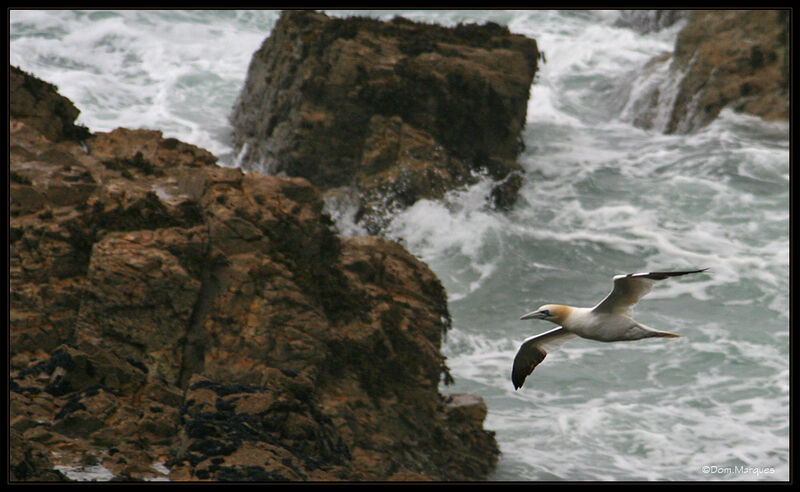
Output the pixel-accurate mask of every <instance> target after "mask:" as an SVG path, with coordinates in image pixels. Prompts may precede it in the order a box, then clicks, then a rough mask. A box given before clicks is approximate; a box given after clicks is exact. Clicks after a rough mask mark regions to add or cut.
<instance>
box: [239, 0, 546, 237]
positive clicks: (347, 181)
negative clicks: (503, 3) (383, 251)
mask: <svg viewBox="0 0 800 492" xmlns="http://www.w3.org/2000/svg"><path fill="white" fill-rule="evenodd" d="M538 57H539V52H538V50H537V47H536V42H535V41H534V40H531V39H528V38H525V37H524V36H521V35H515V34H511V33H510V32H509V31H508V29H507V28H505V27H502V26H500V25H497V24H492V23H488V24H486V25H480V26H479V25H459V26H456V27H455V28H444V27H441V26H436V25H431V24H422V23H415V22H411V21H408V20H406V19H403V18H399V17H398V18H395V19H394V20H392V21H391V22H381V21H378V20H374V19H368V18H358V17H353V18H346V19H337V18H330V17H328V16H326V15H324V14H321V13H317V12H311V11H287V12H284V13H283V14H282V15H281V18H280V19H279V21H278V22H277V24H276V25H275V27H274V28H273V31H272V33H271V34H270V37H269V38H268V39H267V40H265V42H264V44H263V45H262V46H261V48H260V49H259V50H258V51H257V52H256V53H255V54H254V55H253V59H252V61H251V64H250V67H249V70H248V75H247V80H246V82H245V86H244V88H243V89H242V92H241V94H240V95H239V98H238V100H237V103H236V105H235V107H234V111H233V114H232V118H231V121H232V124H233V127H234V142H235V147H236V149H237V152H238V154H239V155H240V157H241V159H242V160H241V163H242V166H243V167H244V168H246V169H253V170H257V171H261V172H265V173H269V174H286V175H289V176H299V177H304V178H307V179H309V180H310V181H311V182H312V183H313V184H315V185H316V186H318V187H320V188H321V189H323V190H338V192H339V193H341V189H342V188H343V187H344V188H345V190H346V191H345V192H346V193H350V194H354V195H355V196H356V197H358V201H359V211H358V212H357V215H356V220H357V221H359V222H360V223H361V224H362V225H363V226H364V227H365V228H366V229H367V230H369V231H370V232H372V233H378V232H380V231H381V230H382V229H383V227H384V226H385V225H386V216H387V215H388V214H390V213H391V212H392V211H394V210H396V209H401V208H404V207H407V206H409V205H410V204H413V203H414V202H416V201H417V200H419V199H422V198H441V197H442V196H443V195H444V193H445V192H446V191H448V190H452V189H454V188H458V187H460V186H463V185H465V184H469V183H474V182H476V181H477V180H478V179H479V176H480V175H488V176H490V177H491V178H492V179H494V180H495V181H497V182H498V183H499V184H498V187H499V188H500V190H499V191H497V192H496V193H493V194H492V196H491V197H488V199H489V201H490V203H491V205H492V206H495V207H498V208H508V207H510V206H512V205H513V202H514V201H515V199H516V193H517V190H518V189H519V187H520V186H521V182H522V180H521V176H520V175H521V173H522V169H521V166H519V164H518V163H517V162H516V160H515V159H516V157H517V155H518V153H519V152H520V150H521V148H522V143H521V138H520V131H521V130H522V128H523V126H524V124H525V115H526V111H527V101H528V94H529V88H530V85H531V83H532V81H533V78H534V76H535V74H536V71H537V63H538ZM512 175H513V176H516V177H512V178H510V179H509V177H510V176H512ZM335 196H336V194H335V193H333V194H330V193H329V194H328V197H329V198H331V197H333V198H334V199H335Z"/></svg>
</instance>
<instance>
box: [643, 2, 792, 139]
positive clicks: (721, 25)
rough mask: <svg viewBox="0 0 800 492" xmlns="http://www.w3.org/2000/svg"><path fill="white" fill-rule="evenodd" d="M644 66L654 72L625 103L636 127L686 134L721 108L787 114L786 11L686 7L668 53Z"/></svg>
mask: <svg viewBox="0 0 800 492" xmlns="http://www.w3.org/2000/svg"><path fill="white" fill-rule="evenodd" d="M654 66H656V67H658V66H663V67H664V70H661V69H659V70H652V68H653V67H654ZM645 70H649V71H651V72H654V73H656V75H657V77H656V78H650V79H648V80H649V81H648V82H646V84H647V90H644V91H641V93H640V94H639V96H638V99H637V100H634V101H631V102H630V103H629V106H631V107H634V108H635V109H636V111H635V114H634V115H633V117H632V118H633V120H634V124H636V125H637V126H639V127H642V128H655V129H658V130H662V131H664V132H666V133H689V132H692V131H694V130H697V129H698V128H701V127H703V126H705V125H707V124H708V123H710V122H711V121H713V120H714V119H715V118H716V117H717V116H718V115H719V113H720V111H721V110H722V109H724V108H730V109H733V110H734V111H737V112H743V113H747V114H751V115H755V116H759V117H761V118H763V119H765V120H768V121H773V120H788V117H789V12H788V10H710V11H709V10H695V11H692V12H691V16H690V17H689V21H688V23H687V25H686V26H685V27H684V28H683V29H682V30H681V31H680V33H679V34H678V39H677V41H676V43H675V51H674V53H673V54H672V56H671V57H668V58H664V57H657V58H656V59H654V60H653V61H652V62H651V63H650V64H648V66H647V67H645Z"/></svg>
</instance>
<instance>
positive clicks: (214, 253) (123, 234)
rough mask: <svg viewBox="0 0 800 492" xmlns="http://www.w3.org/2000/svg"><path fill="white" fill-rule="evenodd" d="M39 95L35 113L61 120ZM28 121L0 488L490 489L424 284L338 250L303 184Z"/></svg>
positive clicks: (484, 434)
mask: <svg viewBox="0 0 800 492" xmlns="http://www.w3.org/2000/svg"><path fill="white" fill-rule="evenodd" d="M19 74H20V76H21V77H24V78H30V79H31V80H25V81H23V83H22V84H20V85H17V86H12V89H13V87H30V86H36V87H40V86H39V85H37V84H40V83H41V82H40V81H36V80H35V79H33V78H32V77H31V76H29V75H28V74H24V73H23V72H19ZM41 87H45V88H46V89H47V90H45V91H43V92H42V93H38V94H36V95H34V96H33V105H34V106H36V107H39V106H40V105H46V104H45V103H43V102H42V101H40V100H39V98H41V97H46V98H54V99H53V100H60V99H58V98H56V94H55V93H54V88H52V86H41ZM14 90H15V89H14ZM14 97H16V95H15V94H13V93H12V99H14ZM62 102H63V101H62ZM67 103H68V101H67ZM47 104H49V103H47ZM14 107H15V106H13V105H12V108H14ZM50 107H51V106H50ZM70 107H71V109H69V108H70ZM67 109H68V112H67V113H62V114H75V115H77V110H75V109H74V107H72V105H71V103H69V105H68V106H67ZM27 114H28V113H25V112H22V113H17V112H16V109H14V110H12V113H11V121H10V135H11V141H10V162H9V167H10V169H9V173H10V177H11V182H10V228H9V247H10V269H9V276H10V313H9V317H10V334H9V338H10V357H11V358H10V369H11V373H10V405H11V406H10V427H11V439H10V443H11V456H10V463H9V465H10V470H11V479H12V480H63V479H67V478H76V477H77V475H76V474H77V473H78V472H85V473H95V474H97V473H101V476H102V477H105V478H106V479H109V478H111V477H113V478H114V479H120V480H137V479H164V478H168V479H170V480H465V479H481V478H486V476H487V474H488V473H489V471H490V470H491V469H492V467H493V466H494V463H495V461H496V458H497V453H498V451H497V445H496V442H495V440H494V436H493V433H491V432H488V431H485V430H483V428H482V420H483V417H484V416H485V414H486V409H485V404H483V402H482V401H481V400H480V398H477V397H472V396H467V397H464V396H460V395H454V396H443V395H441V394H440V393H439V391H438V385H439V382H440V381H441V378H442V376H443V375H444V376H446V377H449V375H448V373H447V368H446V366H445V360H444V357H443V356H442V355H441V352H440V346H441V337H442V335H443V333H444V332H445V331H446V329H447V328H448V326H449V315H448V311H447V303H446V294H445V292H444V290H443V288H442V287H441V284H440V283H439V281H438V279H437V278H436V277H435V275H434V274H433V273H432V272H431V271H430V270H429V269H428V268H427V267H426V266H425V265H424V264H423V263H421V262H420V261H418V260H417V259H416V258H414V257H413V256H412V255H410V254H409V253H408V252H406V251H405V250H404V249H403V248H402V247H400V246H399V245H398V244H396V243H393V242H390V241H387V240H384V239H380V238H376V237H364V238H340V237H338V236H337V235H336V234H335V233H334V232H333V230H332V227H331V221H330V219H329V218H328V217H327V216H326V215H324V214H323V213H322V209H323V200H322V198H321V195H320V193H319V192H318V191H317V189H316V188H315V187H313V186H312V185H311V184H310V183H309V182H308V181H307V180H305V179H302V178H280V177H275V176H262V175H260V174H258V173H250V174H244V173H242V171H241V170H239V169H230V168H224V167H219V166H217V165H215V161H216V158H215V157H214V156H213V155H211V154H210V153H208V152H207V151H205V150H203V149H200V148H198V147H195V146H192V145H189V144H185V143H182V142H180V141H178V140H175V139H171V138H163V136H162V135H161V133H160V132H157V131H145V130H127V129H117V130H114V131H112V132H110V133H97V134H89V133H88V132H87V133H85V134H82V136H83V137H85V138H83V139H81V138H80V137H78V138H77V140H76V139H64V138H60V137H58V133H57V132H56V133H51V132H50V130H48V129H47V127H43V126H41V125H39V123H38V122H40V121H42V120H41V119H39V120H36V119H34V120H30V119H27V118H26V115H27ZM18 116H22V117H19V118H18ZM44 119H46V118H44ZM67 119H68V118H67ZM66 123H67V122H66V120H64V121H62V123H61V128H62V129H63V128H65V127H68V125H67V124H66ZM46 132H47V133H46Z"/></svg>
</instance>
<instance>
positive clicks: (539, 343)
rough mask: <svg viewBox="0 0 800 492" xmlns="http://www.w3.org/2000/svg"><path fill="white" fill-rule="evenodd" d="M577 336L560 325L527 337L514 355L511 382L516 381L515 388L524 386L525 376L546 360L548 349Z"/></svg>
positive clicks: (553, 348) (555, 347)
mask: <svg viewBox="0 0 800 492" xmlns="http://www.w3.org/2000/svg"><path fill="white" fill-rule="evenodd" d="M576 336H577V335H575V334H572V333H570V332H568V331H567V330H565V329H564V328H562V327H560V326H559V327H558V328H554V329H552V330H550V331H546V332H544V333H541V334H539V335H534V336H532V337H530V338H526V339H525V341H524V342H522V345H520V347H519V350H518V351H517V355H516V356H514V366H513V368H512V370H511V382H512V383H514V389H515V390H516V389H519V388H521V387H522V383H524V382H525V378H527V377H528V375H529V374H530V373H532V372H533V370H534V369H535V368H536V366H538V365H539V364H540V363H541V362H542V361H543V360H544V358H545V356H547V352H548V351H552V350H555V349H557V348H558V347H560V346H561V344H563V343H564V342H566V341H568V340H571V339H573V338H575V337H576Z"/></svg>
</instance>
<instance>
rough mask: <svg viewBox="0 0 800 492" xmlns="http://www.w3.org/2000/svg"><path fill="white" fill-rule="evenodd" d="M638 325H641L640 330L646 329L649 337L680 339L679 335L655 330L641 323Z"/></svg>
mask: <svg viewBox="0 0 800 492" xmlns="http://www.w3.org/2000/svg"><path fill="white" fill-rule="evenodd" d="M638 325H639V328H642V329H644V330H645V331H646V332H647V334H648V335H649V336H651V337H658V338H680V335H678V334H677V333H670V332H668V331H661V330H654V329H653V328H650V327H649V326H645V325H643V324H641V323H638Z"/></svg>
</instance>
